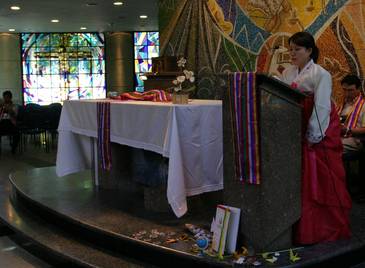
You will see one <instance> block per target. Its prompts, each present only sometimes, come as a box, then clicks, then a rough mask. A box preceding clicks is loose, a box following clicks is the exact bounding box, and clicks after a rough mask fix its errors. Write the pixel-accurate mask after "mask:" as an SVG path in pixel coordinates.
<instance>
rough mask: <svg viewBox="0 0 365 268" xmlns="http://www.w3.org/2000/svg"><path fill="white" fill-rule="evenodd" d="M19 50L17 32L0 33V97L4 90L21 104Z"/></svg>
mask: <svg viewBox="0 0 365 268" xmlns="http://www.w3.org/2000/svg"><path fill="white" fill-rule="evenodd" d="M21 73H22V72H21V50H20V37H19V34H10V33H0V97H1V98H2V94H3V92H4V91H6V90H10V91H11V92H12V94H13V101H14V103H17V104H22V102H23V96H22V82H21V81H22V80H21Z"/></svg>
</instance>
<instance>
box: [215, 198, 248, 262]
mask: <svg viewBox="0 0 365 268" xmlns="http://www.w3.org/2000/svg"><path fill="white" fill-rule="evenodd" d="M240 212H241V210H240V209H239V208H235V207H229V206H224V205H218V206H217V211H216V215H215V218H214V219H213V222H212V226H211V231H212V232H213V241H212V248H213V250H214V251H216V252H217V253H218V256H220V257H222V256H223V255H224V252H227V253H229V254H231V253H233V252H235V250H236V243H237V235H238V227H239V222H240Z"/></svg>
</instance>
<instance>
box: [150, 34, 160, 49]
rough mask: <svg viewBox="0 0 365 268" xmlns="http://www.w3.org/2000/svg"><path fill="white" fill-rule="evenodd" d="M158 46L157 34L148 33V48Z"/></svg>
mask: <svg viewBox="0 0 365 268" xmlns="http://www.w3.org/2000/svg"><path fill="white" fill-rule="evenodd" d="M159 44H160V41H159V35H158V32H148V43H147V45H149V46H158V45H159Z"/></svg>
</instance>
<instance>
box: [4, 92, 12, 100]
mask: <svg viewBox="0 0 365 268" xmlns="http://www.w3.org/2000/svg"><path fill="white" fill-rule="evenodd" d="M6 96H8V97H10V98H12V97H13V94H12V93H11V91H10V90H7V91H4V92H3V98H5V97H6Z"/></svg>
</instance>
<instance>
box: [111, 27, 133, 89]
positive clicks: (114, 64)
mask: <svg viewBox="0 0 365 268" xmlns="http://www.w3.org/2000/svg"><path fill="white" fill-rule="evenodd" d="M105 51H106V52H105V53H106V62H105V64H106V87H107V92H110V91H117V92H127V91H133V90H134V82H133V81H134V80H133V75H134V52H133V51H134V50H133V33H127V32H113V33H105Z"/></svg>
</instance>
